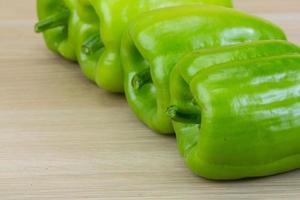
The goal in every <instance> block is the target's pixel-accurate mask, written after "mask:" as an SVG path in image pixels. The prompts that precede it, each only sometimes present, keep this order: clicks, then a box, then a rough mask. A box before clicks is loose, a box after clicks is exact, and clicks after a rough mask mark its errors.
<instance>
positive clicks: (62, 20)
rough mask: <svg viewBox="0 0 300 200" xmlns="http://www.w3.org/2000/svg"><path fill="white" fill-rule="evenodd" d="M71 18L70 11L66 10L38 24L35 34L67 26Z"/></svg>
mask: <svg viewBox="0 0 300 200" xmlns="http://www.w3.org/2000/svg"><path fill="white" fill-rule="evenodd" d="M69 16H70V12H69V10H67V9H64V10H62V11H61V12H59V13H57V14H55V15H52V16H50V17H48V18H46V19H44V20H41V21H39V22H38V23H36V25H35V27H34V29H35V32H37V33H41V32H44V31H47V30H49V29H53V28H56V27H59V26H65V25H66V24H67V23H68V18H69Z"/></svg>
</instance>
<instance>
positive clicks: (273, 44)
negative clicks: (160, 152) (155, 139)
mask: <svg viewBox="0 0 300 200" xmlns="http://www.w3.org/2000/svg"><path fill="white" fill-rule="evenodd" d="M282 54H300V48H299V47H298V46H296V45H294V44H291V43H289V42H286V41H281V40H267V41H256V42H250V43H245V44H240V45H233V46H227V47H222V48H211V49H204V50H199V51H195V52H192V53H190V54H187V55H186V56H184V57H183V58H182V59H181V60H180V61H179V62H178V64H177V65H176V67H175V68H174V69H173V70H172V73H171V76H170V94H171V105H173V106H172V107H170V108H169V109H170V111H171V112H176V110H177V111H178V112H181V113H189V114H188V115H190V114H192V113H194V114H195V115H197V116H198V115H199V113H200V112H201V111H200V110H199V107H198V104H196V101H195V98H194V96H193V94H192V93H191V90H190V86H189V84H190V82H191V81H192V79H193V78H194V77H195V76H196V75H197V74H198V73H201V71H202V70H204V69H209V68H213V67H214V66H215V65H220V64H225V63H232V62H238V61H247V60H253V59H259V58H264V57H271V56H273V57H274V56H280V55H282ZM171 114H172V113H171ZM188 115H186V116H188ZM190 116H192V115H190ZM182 120H183V121H182ZM184 120H187V121H184ZM179 121H180V122H179ZM173 126H174V129H175V131H176V137H177V143H178V148H179V150H180V153H181V154H182V155H183V156H186V154H187V152H189V150H190V148H192V147H193V146H194V145H195V144H196V143H197V141H198V139H199V124H197V123H194V122H193V121H189V119H188V118H187V119H178V121H176V119H175V120H174V121H173Z"/></svg>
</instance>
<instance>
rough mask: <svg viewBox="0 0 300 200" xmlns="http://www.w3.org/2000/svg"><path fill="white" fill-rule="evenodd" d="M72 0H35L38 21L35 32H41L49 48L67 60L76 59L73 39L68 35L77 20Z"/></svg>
mask: <svg viewBox="0 0 300 200" xmlns="http://www.w3.org/2000/svg"><path fill="white" fill-rule="evenodd" d="M73 2H74V1H72V0H37V13H38V18H39V20H40V23H38V24H37V25H36V27H35V30H36V32H43V34H44V39H45V42H46V44H47V46H48V48H49V49H50V50H52V51H53V52H56V53H59V54H60V55H62V56H63V57H65V58H67V59H69V60H74V61H75V60H76V55H75V51H74V47H73V44H72V43H73V41H70V40H69V35H72V33H73V27H74V25H75V24H76V22H77V20H76V17H74V15H73V14H74V12H73V9H72V4H73Z"/></svg>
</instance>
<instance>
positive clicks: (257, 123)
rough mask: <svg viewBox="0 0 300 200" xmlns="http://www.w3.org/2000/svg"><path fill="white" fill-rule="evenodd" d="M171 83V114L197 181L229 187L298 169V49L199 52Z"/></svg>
mask: <svg viewBox="0 0 300 200" xmlns="http://www.w3.org/2000/svg"><path fill="white" fill-rule="evenodd" d="M212 58H214V61H216V62H214V61H213V60H211V59H212ZM170 83H171V84H170V87H171V98H172V100H171V101H172V103H173V106H171V107H170V108H169V110H168V113H169V115H170V116H171V117H172V118H173V120H174V127H175V130H176V135H177V140H178V145H179V148H180V150H181V152H182V153H183V155H184V157H185V160H186V163H187V165H188V166H189V168H191V170H192V171H193V172H195V173H196V174H198V175H200V176H202V177H205V178H208V179H217V180H229V179H241V178H248V177H259V176H267V175H274V174H277V173H282V172H286V171H289V170H293V169H296V168H299V167H300V146H299V140H300V135H299V133H300V121H299V119H300V103H299V102H300V48H298V47H296V46H294V45H292V44H288V43H281V42H276V41H273V42H269V43H268V42H267V43H251V44H246V45H244V46H236V47H229V48H226V49H216V50H211V51H210V50H209V51H199V52H197V53H193V54H190V55H188V56H186V57H184V58H183V59H182V60H181V61H180V62H179V63H178V65H177V66H176V68H174V70H173V72H172V75H171V82H170Z"/></svg>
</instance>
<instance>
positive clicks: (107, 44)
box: [82, 0, 232, 93]
mask: <svg viewBox="0 0 300 200" xmlns="http://www.w3.org/2000/svg"><path fill="white" fill-rule="evenodd" d="M90 2H91V4H92V5H93V7H94V8H95V10H96V13H97V14H98V17H99V19H100V22H101V23H100V33H101V34H100V35H101V36H99V38H101V44H102V45H103V48H102V51H101V52H100V53H99V51H98V52H97V53H98V55H93V52H91V53H90V54H91V56H93V58H92V59H90V60H89V61H90V65H85V66H82V69H83V71H84V72H85V71H87V72H86V73H85V74H89V78H90V79H91V80H94V81H96V83H97V85H99V86H100V87H101V88H104V89H105V90H107V91H110V92H117V93H122V92H124V79H123V69H122V65H121V60H120V43H121V38H122V35H123V33H124V32H125V30H126V28H127V27H128V24H129V22H131V21H132V19H134V18H136V17H137V16H138V15H140V14H141V13H144V12H147V11H149V10H153V9H157V8H163V7H169V6H176V5H183V4H185V5H189V4H203V3H207V4H216V5H222V6H232V2H231V0H151V1H149V0H126V1H124V0H90ZM92 74H94V76H92Z"/></svg>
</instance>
